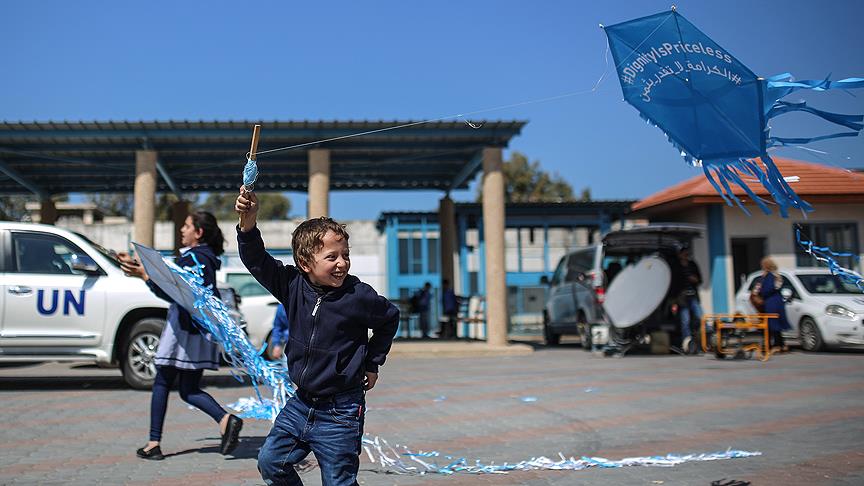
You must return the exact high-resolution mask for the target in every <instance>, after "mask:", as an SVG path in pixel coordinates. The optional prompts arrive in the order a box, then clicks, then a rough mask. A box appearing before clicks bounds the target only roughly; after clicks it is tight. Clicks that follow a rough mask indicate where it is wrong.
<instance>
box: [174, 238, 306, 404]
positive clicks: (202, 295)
mask: <svg viewBox="0 0 864 486" xmlns="http://www.w3.org/2000/svg"><path fill="white" fill-rule="evenodd" d="M191 255H192V258H193V260H195V265H191V266H188V267H182V268H181V267H180V266H178V265H177V264H176V263H174V262H172V261H171V260H170V259H167V258H163V262H164V263H165V265H166V266H167V267H168V268H169V269H170V270H171V271H172V272H173V273H175V274H176V275H178V276H179V277H180V278H181V279H182V280H183V281H184V282H185V283H186V284H187V285H188V286H189V288H190V289H192V290H193V292H194V294H195V296H196V299H195V304H194V305H195V309H194V310H195V311H196V312H192V313H191V314H192V316H193V317H194V319H193V322H195V324H196V325H198V327H199V328H200V329H201V330H202V331H203V332H205V333H209V334H210V337H211V339H212V340H213V341H215V342H218V343H219V344H221V345H222V350H223V354H224V356H225V359H226V360H227V361H228V363H230V365H231V366H232V368H236V369H239V370H243V372H244V373H245V374H246V375H248V376H249V378H250V381H251V384H252V387H253V389H254V391H255V397H252V398H241V399H240V400H238V401H237V402H235V403H233V404H229V405H228V406H229V407H231V408H233V409H235V410H237V411H238V412H240V413H239V414H238V415H239V416H240V417H241V418H256V419H261V420H271V421H272V420H275V419H276V416H277V415H278V414H279V411H280V410H282V407H283V406H284V405H285V401H286V400H287V399H288V397H289V396H291V395H293V394H294V390H295V387H294V385H293V384H292V383H291V380H290V378H289V377H288V370H287V368H285V366H283V365H282V364H281V363H274V362H271V361H268V360H266V359H264V357H263V353H264V349H266V347H267V344H266V343H265V344H264V346H262V347H261V349H260V350H259V349H255V347H254V346H252V343H250V342H249V339H248V338H247V337H246V333H245V332H244V331H243V329H241V328H240V327H239V326H238V325H237V323H236V322H234V320H233V319H232V318H231V316H230V314H229V311H228V307H227V306H226V305H225V303H224V302H222V300H221V299H219V298H218V297H216V296H215V295H214V294H213V289H212V288H211V287H206V286H204V279H203V277H202V276H201V275H202V268H203V267H202V266H201V264H200V263H199V262H198V260H197V259H196V258H195V254H194V253H191ZM205 308H206V309H207V310H208V311H209V312H202V311H203V309H205ZM187 310H189V309H187ZM210 316H215V321H214V319H212V318H211V317H210ZM231 374H232V376H234V378H235V379H237V381H240V382H241V383H242V382H243V378H242V377H240V376H237V375H236V374H234V372H233V370H232V372H231ZM260 385H264V386H266V387H268V388H270V390H271V393H270V394H269V396H268V397H267V398H265V397H264V396H263V395H262V393H261V388H260Z"/></svg>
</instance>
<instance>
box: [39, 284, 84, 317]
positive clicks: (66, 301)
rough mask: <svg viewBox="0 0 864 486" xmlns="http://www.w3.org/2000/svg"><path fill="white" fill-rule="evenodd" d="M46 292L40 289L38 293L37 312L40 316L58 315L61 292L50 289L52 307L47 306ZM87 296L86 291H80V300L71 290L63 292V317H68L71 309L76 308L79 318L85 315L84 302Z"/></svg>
mask: <svg viewBox="0 0 864 486" xmlns="http://www.w3.org/2000/svg"><path fill="white" fill-rule="evenodd" d="M45 292H46V289H39V290H37V291H36V310H37V311H38V312H39V314H40V315H43V316H50V315H53V314H55V313H57V308H58V307H59V303H60V302H59V301H60V290H59V289H50V292H51V305H50V307H46V306H45ZM86 296H87V292H85V291H84V290H79V291H78V298H77V299H76V298H75V294H73V293H72V291H71V290H65V291H63V315H64V316H68V315H69V311H70V308H74V309H75V312H76V313H77V314H78V315H79V316H83V315H84V301H85V298H86Z"/></svg>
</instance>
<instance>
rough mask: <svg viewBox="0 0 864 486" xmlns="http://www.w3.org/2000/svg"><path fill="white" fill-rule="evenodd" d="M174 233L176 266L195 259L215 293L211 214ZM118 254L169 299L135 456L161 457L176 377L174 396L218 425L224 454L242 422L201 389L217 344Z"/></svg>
mask: <svg viewBox="0 0 864 486" xmlns="http://www.w3.org/2000/svg"><path fill="white" fill-rule="evenodd" d="M180 236H181V243H182V244H183V246H184V247H185V248H183V249H182V250H181V254H180V256H179V257H178V258H177V265H179V266H181V267H184V266H192V265H195V263H196V260H197V263H200V264H201V265H202V266H203V278H204V285H205V286H211V285H212V286H213V292H214V293H215V294H216V296H217V297H218V295H219V292H218V290H217V289H216V286H215V284H216V270H217V269H218V268H219V266H220V265H221V262H220V260H219V255H221V254H222V253H223V252H224V250H223V248H224V245H225V238H223V236H222V231H221V230H220V229H219V226H218V225H217V224H216V218H215V217H214V216H213V215H212V214H210V213H208V212H205V211H197V212H195V213H192V214H190V215H189V216H188V217H187V218H186V222H185V224H184V225H183V227H182V228H180ZM193 255H194V258H193ZM119 259H120V263H121V267H122V268H123V271H124V272H125V273H126V275H128V276H131V277H138V278H140V279H143V280H144V281H145V282H146V283H147V286H148V287H150V290H151V291H153V293H154V294H156V295H157V296H158V297H159V298H161V299H164V300H167V301H168V302H170V303H171V306H170V307H169V308H168V319H167V321H168V323H167V325H166V326H165V328H164V329H163V331H162V336H161V337H160V338H159V348H158V350H157V351H156V359H155V361H156V379H155V382H154V383H153V394H152V395H151V398H150V441H149V442H147V445H145V446H144V447H142V448H140V449H138V451H137V455H138V457H140V458H142V459H149V460H162V459H164V458H165V456H164V455H163V454H162V449H161V447H160V446H159V444H160V442H161V440H162V426H163V424H164V422H165V412H166V410H167V409H168V393H169V392H170V390H171V387H172V386H173V384H174V383H175V382H178V381H179V383H178V390H179V392H180V398H182V399H183V401H185V402H186V403H188V404H190V405H192V406H194V407H196V408H198V409H199V410H201V411H203V412H204V413H206V414H207V415H209V416H210V417H212V418H213V420H214V421H215V422H216V423H218V424H219V431H220V434H221V436H222V442H221V444H220V447H219V451H220V452H221V453H222V454H228V453H230V452H231V451H232V450H234V448H235V447H236V446H237V442H238V438H239V436H240V429H241V428H242V427H243V421H242V420H241V419H240V418H238V417H236V416H235V415H232V414H229V413H227V412H226V411H225V410H224V409H223V408H222V407H221V406H219V404H218V403H217V402H216V400H214V399H213V397H212V396H210V395H209V394H208V393H207V392H205V391H203V390H202V389H201V376H202V375H203V373H204V370H205V369H208V370H216V369H218V367H219V345H218V344H216V343H214V342H213V341H211V340H210V339H209V336H205V335H203V334H202V333H201V331H200V329H199V328H198V327H197V326H196V325H195V324H194V323H193V322H192V316H190V315H189V313H188V312H187V311H186V310H185V309H183V308H182V307H180V306H179V305H177V303H175V302H174V301H173V300H172V299H171V297H169V296H168V294H166V293H165V292H164V291H162V289H160V288H159V287H158V286H157V285H156V284H155V283H153V281H152V280H150V277H149V275H147V272H146V271H145V270H144V267H143V266H142V265H141V264H140V263H139V262H138V261H136V260H135V259H133V258H132V257H130V256H129V255H128V254H125V253H121V254H120V255H119Z"/></svg>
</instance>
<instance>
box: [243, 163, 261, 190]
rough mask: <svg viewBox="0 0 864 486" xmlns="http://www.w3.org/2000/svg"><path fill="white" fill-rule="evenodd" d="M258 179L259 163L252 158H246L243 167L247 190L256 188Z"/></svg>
mask: <svg viewBox="0 0 864 486" xmlns="http://www.w3.org/2000/svg"><path fill="white" fill-rule="evenodd" d="M256 180H258V164H257V163H256V162H255V160H254V159H252V158H247V159H246V165H245V166H244V167H243V185H244V186H245V187H246V190H247V191H254V190H255V181H256Z"/></svg>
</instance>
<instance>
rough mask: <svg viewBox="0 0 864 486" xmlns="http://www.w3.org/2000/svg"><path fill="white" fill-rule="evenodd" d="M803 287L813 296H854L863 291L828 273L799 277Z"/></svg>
mask: <svg viewBox="0 0 864 486" xmlns="http://www.w3.org/2000/svg"><path fill="white" fill-rule="evenodd" d="M798 280H800V281H801V285H803V286H804V288H805V289H807V292H810V293H811V294H853V295H857V294H860V293H861V290H860V289H859V288H858V287H857V286H856V285H855V284H853V283H851V282H846V281H845V280H843V279H842V278H840V277H838V276H836V275H831V274H827V273H820V274H805V275H798Z"/></svg>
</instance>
